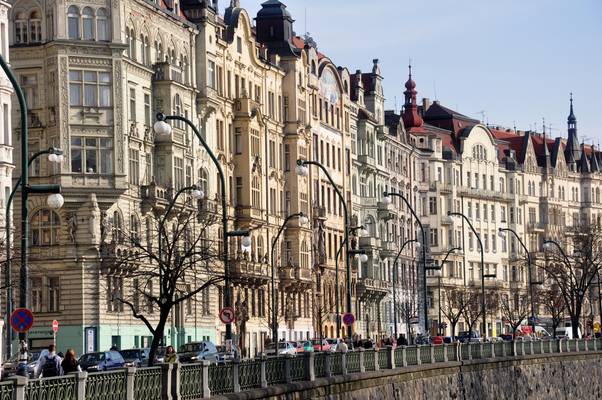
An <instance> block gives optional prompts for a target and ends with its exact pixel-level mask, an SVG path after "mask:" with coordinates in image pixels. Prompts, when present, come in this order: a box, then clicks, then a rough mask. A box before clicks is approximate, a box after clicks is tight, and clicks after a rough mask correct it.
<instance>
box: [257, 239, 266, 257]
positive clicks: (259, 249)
mask: <svg viewBox="0 0 602 400" xmlns="http://www.w3.org/2000/svg"><path fill="white" fill-rule="evenodd" d="M263 256H265V253H264V252H263V237H262V236H258V237H257V261H259V262H261V261H262V260H263Z"/></svg>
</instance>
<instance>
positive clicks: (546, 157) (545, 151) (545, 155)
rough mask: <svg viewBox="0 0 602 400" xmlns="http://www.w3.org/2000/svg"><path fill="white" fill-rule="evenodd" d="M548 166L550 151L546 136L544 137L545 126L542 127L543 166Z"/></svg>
mask: <svg viewBox="0 0 602 400" xmlns="http://www.w3.org/2000/svg"><path fill="white" fill-rule="evenodd" d="M549 166H550V152H549V151H548V138H547V137H546V126H545V125H544V127H543V167H544V168H548V167H549Z"/></svg>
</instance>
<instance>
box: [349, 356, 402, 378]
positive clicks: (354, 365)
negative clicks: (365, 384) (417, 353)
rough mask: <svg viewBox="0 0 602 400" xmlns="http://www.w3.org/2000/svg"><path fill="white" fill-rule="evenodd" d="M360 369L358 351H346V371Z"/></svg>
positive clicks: (351, 371)
mask: <svg viewBox="0 0 602 400" xmlns="http://www.w3.org/2000/svg"><path fill="white" fill-rule="evenodd" d="M400 354H401V353H400ZM360 371H361V367H360V352H359V351H352V352H350V353H347V372H348V373H350V374H351V373H355V372H360Z"/></svg>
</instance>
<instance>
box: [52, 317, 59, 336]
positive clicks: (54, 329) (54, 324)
mask: <svg viewBox="0 0 602 400" xmlns="http://www.w3.org/2000/svg"><path fill="white" fill-rule="evenodd" d="M58 331H59V321H57V320H56V319H55V320H53V321H52V332H54V333H57V332H58Z"/></svg>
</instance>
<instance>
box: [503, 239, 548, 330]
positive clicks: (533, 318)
mask: <svg viewBox="0 0 602 400" xmlns="http://www.w3.org/2000/svg"><path fill="white" fill-rule="evenodd" d="M506 232H510V233H511V234H512V235H514V237H515V238H516V239H517V240H518V243H520V245H521V247H522V248H523V250H525V253H527V278H528V279H529V297H531V317H530V318H529V325H531V331H532V332H533V335H535V296H534V294H533V288H534V287H538V286H539V285H542V282H534V281H533V278H532V275H531V253H530V252H529V250H528V249H527V246H525V243H524V242H523V241H522V239H521V238H520V236H519V235H518V233H516V231H515V230H513V229H511V228H499V229H498V236H499V237H501V238H502V239H505V238H506Z"/></svg>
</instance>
